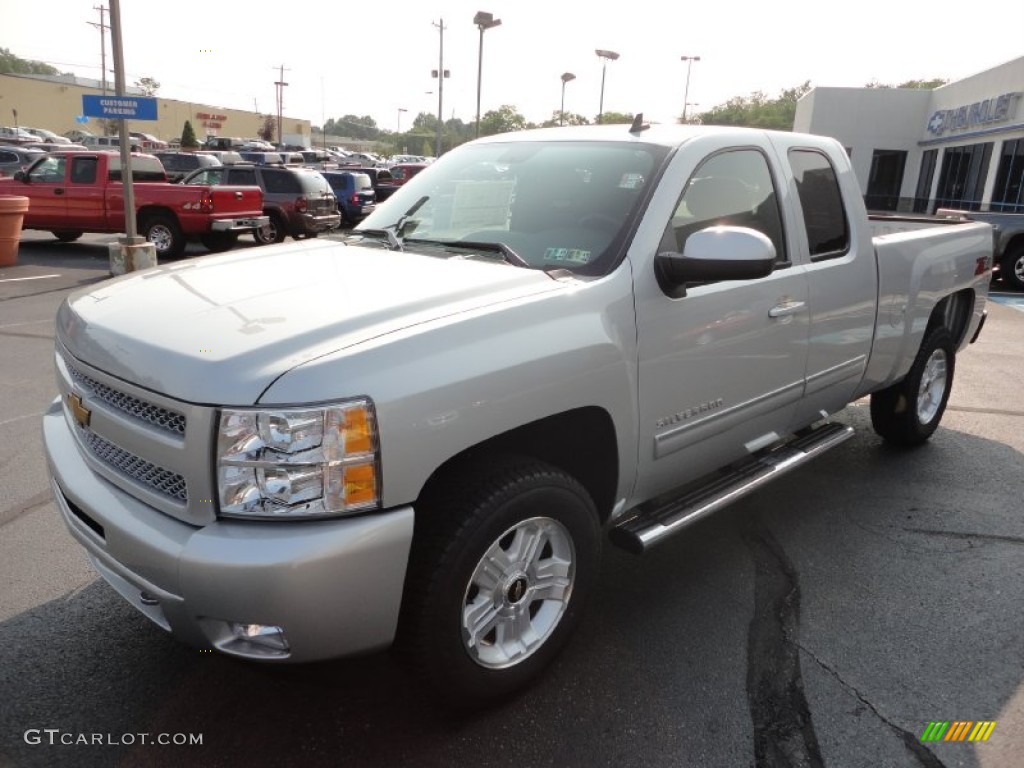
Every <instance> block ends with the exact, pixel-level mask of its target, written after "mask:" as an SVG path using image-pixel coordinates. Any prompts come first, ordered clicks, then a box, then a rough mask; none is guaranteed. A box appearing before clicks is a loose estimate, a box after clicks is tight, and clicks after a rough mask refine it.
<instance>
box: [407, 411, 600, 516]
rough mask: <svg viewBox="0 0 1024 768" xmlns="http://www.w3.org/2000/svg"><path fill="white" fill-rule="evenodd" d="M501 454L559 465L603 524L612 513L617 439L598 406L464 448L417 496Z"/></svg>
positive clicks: (517, 429)
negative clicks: (583, 491)
mask: <svg viewBox="0 0 1024 768" xmlns="http://www.w3.org/2000/svg"><path fill="white" fill-rule="evenodd" d="M501 455H520V456H529V457H532V458H535V459H539V460H541V461H544V462H547V463H548V464H551V465H552V466H555V467H558V468H559V469H561V470H563V471H564V472H566V473H568V474H569V475H571V476H572V477H574V478H575V479H576V480H577V481H578V482H579V483H580V484H581V485H583V487H584V488H586V490H587V493H589V494H590V497H591V499H592V500H593V502H594V505H595V507H596V508H597V511H598V516H599V518H600V522H601V523H602V524H603V523H604V522H606V521H607V520H608V518H609V516H610V515H611V511H612V507H613V505H614V500H615V492H616V487H617V485H618V479H619V456H618V442H617V436H616V432H615V425H614V422H613V421H612V418H611V416H610V414H609V413H608V412H607V411H606V410H604V409H603V408H600V407H598V406H587V407H583V408H576V409H573V410H570V411H565V412H562V413H558V414H553V415H551V416H547V417H545V418H542V419H538V420H537V421H533V422H530V423H529V424H524V425H523V426H520V427H516V428H515V429H511V430H509V431H508V432H503V433H502V434H500V435H495V436H494V437H491V438H489V439H487V440H484V441H483V442H480V443H477V444H476V445H473V446H470V447H469V448H466V449H465V450H463V451H461V452H460V453H457V454H456V455H454V456H452V457H451V458H449V459H448V460H447V461H445V462H444V463H443V464H441V465H440V466H439V467H437V469H435V470H434V472H432V473H431V475H430V477H428V478H427V481H426V482H425V483H424V485H423V488H422V489H421V491H420V494H419V498H420V499H423V498H425V497H428V496H429V495H430V494H431V492H432V491H433V489H434V488H436V487H439V486H442V485H445V484H446V482H449V481H450V479H451V478H452V477H453V476H454V475H458V474H459V473H460V472H462V471H464V470H465V468H467V467H469V466H470V465H477V466H479V464H480V462H483V461H486V460H487V458H488V457H494V456H501Z"/></svg>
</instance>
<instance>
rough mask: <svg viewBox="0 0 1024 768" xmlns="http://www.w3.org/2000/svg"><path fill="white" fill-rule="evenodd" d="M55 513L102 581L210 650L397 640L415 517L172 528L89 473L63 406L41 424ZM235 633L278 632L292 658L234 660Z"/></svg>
mask: <svg viewBox="0 0 1024 768" xmlns="http://www.w3.org/2000/svg"><path fill="white" fill-rule="evenodd" d="M43 437H44V442H45V445H46V455H47V461H48V463H49V467H50V473H51V477H52V481H51V482H52V486H53V491H54V495H55V496H56V500H57V506H58V508H59V510H60V514H61V516H62V517H63V519H64V523H65V524H66V525H67V527H68V530H69V531H70V532H71V535H72V536H73V537H74V538H75V539H76V540H77V541H78V542H79V543H80V544H81V545H82V546H83V547H85V549H86V550H87V552H88V554H89V558H90V559H91V560H92V562H93V564H94V566H95V567H96V570H97V571H99V573H100V575H101V576H103V578H104V579H106V581H107V582H108V583H109V584H110V585H111V586H112V587H113V588H114V589H115V590H117V592H118V593H119V594H121V596H122V597H124V598H125V599H126V600H128V602H130V603H131V604H132V605H134V606H135V607H136V608H137V609H138V610H139V611H140V612H141V613H143V614H144V615H146V616H147V617H148V618H149V619H150V620H152V621H153V622H154V623H155V624H157V625H158V626H160V627H162V628H163V629H165V630H167V631H168V632H171V633H173V634H174V635H175V636H176V637H178V638H180V639H182V640H184V641H186V642H188V643H191V644H193V645H197V646H199V647H203V648H210V647H212V648H217V649H219V650H222V651H224V652H225V653H230V654H232V655H237V656H243V657H245V658H254V659H261V660H267V661H278V662H281V661H287V662H302V661H315V660H320V659H328V658H335V657H339V656H345V655H349V654H353V653H359V652H363V651H369V650H374V649H378V648H383V647H385V646H387V645H389V644H390V643H391V641H392V640H393V638H394V633H395V628H396V626H397V623H398V611H399V607H400V605H401V599H402V585H403V582H404V580H405V570H406V564H407V562H408V555H409V547H410V545H411V542H412V533H413V510H412V507H408V506H406V507H399V508H397V509H392V510H389V511H387V512H381V513H379V514H374V515H364V516H361V517H355V518H349V519H345V520H330V521H296V522H291V523H289V522H267V523H261V522H251V521H218V522H215V523H212V524H210V525H207V526H204V527H194V526H191V525H188V524H186V523H182V522H180V521H178V520H175V519H173V518H171V517H169V516H167V515H165V514H163V513H162V512H159V511H157V510H155V509H153V508H152V507H150V506H148V505H146V504H143V503H142V502H141V501H139V500H138V499H136V498H134V497H133V496H131V495H129V494H127V493H125V492H124V491H122V490H120V489H119V488H117V487H115V486H114V485H112V484H111V483H109V482H107V481H106V480H104V479H103V478H101V477H99V476H98V475H96V474H95V473H94V472H92V471H91V470H90V468H89V466H88V465H87V464H86V462H85V460H84V459H83V458H82V456H81V454H80V452H79V449H78V446H77V444H76V442H75V439H74V436H73V434H72V432H71V430H70V427H69V425H68V423H67V419H66V417H65V415H64V412H63V407H62V404H61V402H60V400H55V401H54V403H53V404H52V405H51V407H50V408H49V410H48V411H47V413H46V415H45V416H44V417H43ZM229 622H238V623H241V624H262V625H269V626H276V627H281V628H282V629H283V631H284V636H285V638H286V639H287V643H288V650H287V651H285V652H276V653H273V654H269V655H268V654H266V653H261V652H259V651H250V650H245V649H242V650H239V648H238V644H237V643H235V642H234V640H235V639H236V638H235V636H234V635H233V634H232V632H231V629H230V627H229Z"/></svg>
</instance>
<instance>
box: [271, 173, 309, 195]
mask: <svg viewBox="0 0 1024 768" xmlns="http://www.w3.org/2000/svg"><path fill="white" fill-rule="evenodd" d="M263 181H264V182H265V183H266V185H267V192H294V193H298V192H301V191H302V188H301V187H300V186H299V180H298V179H296V178H295V177H294V176H292V174H290V173H288V172H287V171H285V172H282V173H275V172H273V171H269V172H268V171H264V172H263Z"/></svg>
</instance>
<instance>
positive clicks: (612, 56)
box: [594, 48, 619, 124]
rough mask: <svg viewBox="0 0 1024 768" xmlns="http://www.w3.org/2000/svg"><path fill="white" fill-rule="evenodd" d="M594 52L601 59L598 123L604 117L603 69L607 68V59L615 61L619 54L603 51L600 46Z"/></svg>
mask: <svg viewBox="0 0 1024 768" xmlns="http://www.w3.org/2000/svg"><path fill="white" fill-rule="evenodd" d="M594 53H596V54H597V55H598V57H599V58H600V59H601V105H600V107H599V108H598V113H597V122H598V123H599V124H600V123H601V122H602V118H603V117H604V74H605V70H606V69H607V68H608V62H609V61H615V60H616V59H617V58H619V54H617V53H616V52H615V51H605V50H602V49H600V48H599V49H597V50H596V51H594Z"/></svg>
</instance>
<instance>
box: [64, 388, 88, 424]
mask: <svg viewBox="0 0 1024 768" xmlns="http://www.w3.org/2000/svg"><path fill="white" fill-rule="evenodd" d="M68 408H70V409H71V416H72V417H73V418H74V420H75V421H77V422H78V426H80V427H88V426H89V417H90V416H92V411H90V410H89V409H88V408H86V407H85V406H84V405H82V398H80V397H79V396H78V395H76V394H75V393H74V392H70V393H68Z"/></svg>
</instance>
